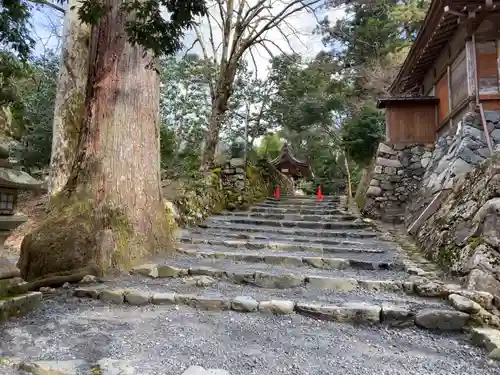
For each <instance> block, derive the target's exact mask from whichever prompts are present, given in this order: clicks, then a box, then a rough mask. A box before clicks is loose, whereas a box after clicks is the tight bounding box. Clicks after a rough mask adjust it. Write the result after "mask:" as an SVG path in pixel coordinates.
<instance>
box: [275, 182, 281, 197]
mask: <svg viewBox="0 0 500 375" xmlns="http://www.w3.org/2000/svg"><path fill="white" fill-rule="evenodd" d="M274 199H276V200H278V199H280V187H279V185H277V186H276V190H275V191H274Z"/></svg>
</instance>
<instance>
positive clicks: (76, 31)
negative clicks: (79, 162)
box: [48, 0, 90, 195]
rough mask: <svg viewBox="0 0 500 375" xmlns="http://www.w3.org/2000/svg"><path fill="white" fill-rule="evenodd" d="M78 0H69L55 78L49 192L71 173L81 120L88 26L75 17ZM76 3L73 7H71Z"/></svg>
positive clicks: (61, 184) (63, 182)
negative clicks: (59, 62) (58, 65)
mask: <svg viewBox="0 0 500 375" xmlns="http://www.w3.org/2000/svg"><path fill="white" fill-rule="evenodd" d="M79 5H80V3H79V2H78V1H77V0H70V1H69V4H68V8H67V10H66V14H65V18H64V29H63V44H62V53H61V65H60V68H59V78H58V82H57V92H56V101H55V108H54V123H53V126H52V132H53V135H52V154H51V158H50V175H49V183H48V188H49V194H50V195H55V194H57V193H58V192H60V191H61V190H62V188H63V187H64V185H65V184H66V181H67V180H68V177H69V175H70V173H71V167H72V165H73V160H74V158H75V155H76V148H77V145H78V137H79V133H80V127H81V124H82V122H83V116H84V108H85V107H84V106H85V90H86V86H87V76H88V63H89V43H90V26H89V25H86V24H83V23H82V22H80V20H79V19H78V9H77V8H78V6H79ZM73 6H75V7H76V8H75V9H73V10H72V9H71V7H73Z"/></svg>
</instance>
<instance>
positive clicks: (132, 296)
mask: <svg viewBox="0 0 500 375" xmlns="http://www.w3.org/2000/svg"><path fill="white" fill-rule="evenodd" d="M150 301H151V293H149V292H142V291H132V292H129V293H125V302H127V303H129V304H130V305H134V306H143V305H147V304H149V302H150Z"/></svg>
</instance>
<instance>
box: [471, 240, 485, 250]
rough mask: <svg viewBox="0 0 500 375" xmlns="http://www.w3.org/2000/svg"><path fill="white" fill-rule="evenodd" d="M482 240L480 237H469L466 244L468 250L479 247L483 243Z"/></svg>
mask: <svg viewBox="0 0 500 375" xmlns="http://www.w3.org/2000/svg"><path fill="white" fill-rule="evenodd" d="M483 242H484V241H483V239H482V238H481V237H470V238H469V239H468V240H467V243H468V245H469V246H470V248H471V249H472V250H475V249H476V247H478V246H479V245H481V244H482V243H483Z"/></svg>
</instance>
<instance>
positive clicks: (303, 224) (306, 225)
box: [207, 216, 371, 230]
mask: <svg viewBox="0 0 500 375" xmlns="http://www.w3.org/2000/svg"><path fill="white" fill-rule="evenodd" d="M208 223H224V224H225V223H234V224H246V225H255V226H257V227H258V226H260V225H266V226H269V227H276V228H298V229H331V230H349V229H371V225H369V224H367V223H364V222H355V221H346V222H338V221H332V222H329V221H299V220H270V219H259V218H239V217H238V216H212V217H210V219H209V221H207V224H208Z"/></svg>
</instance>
